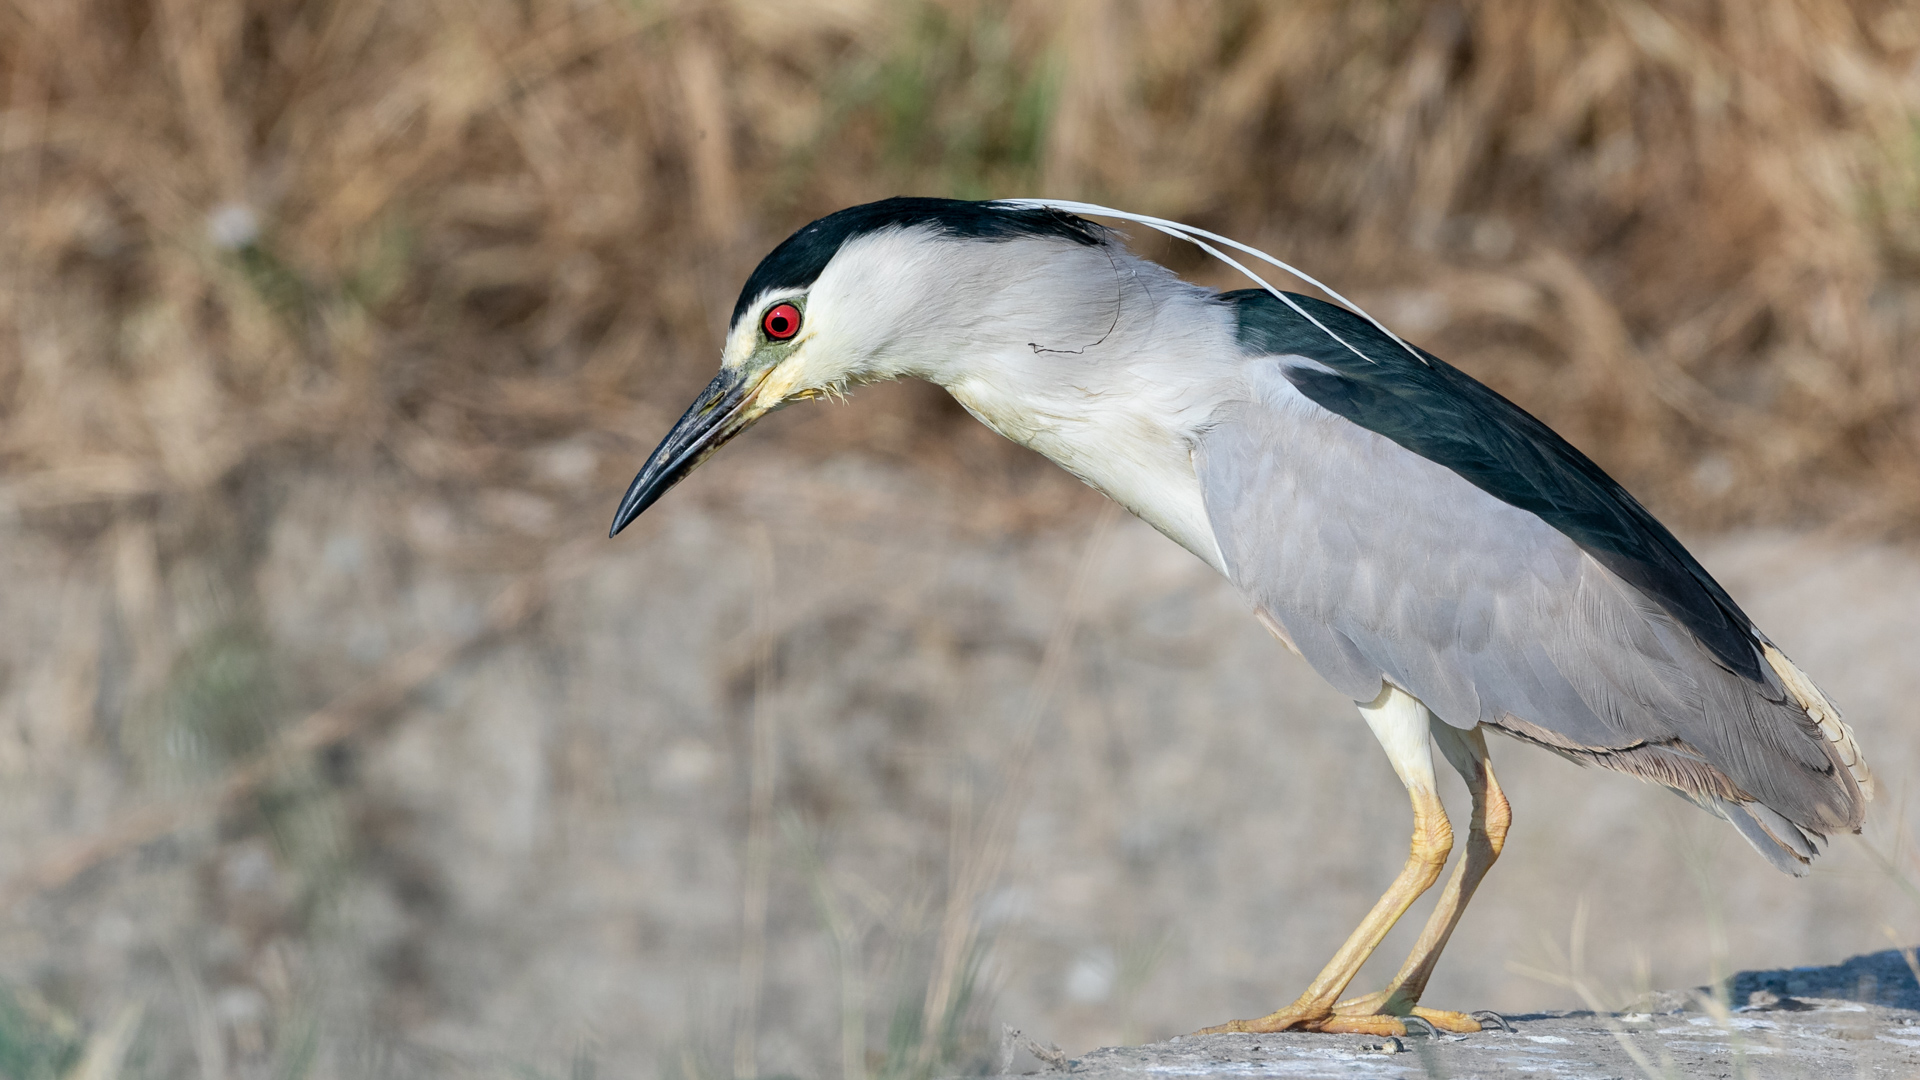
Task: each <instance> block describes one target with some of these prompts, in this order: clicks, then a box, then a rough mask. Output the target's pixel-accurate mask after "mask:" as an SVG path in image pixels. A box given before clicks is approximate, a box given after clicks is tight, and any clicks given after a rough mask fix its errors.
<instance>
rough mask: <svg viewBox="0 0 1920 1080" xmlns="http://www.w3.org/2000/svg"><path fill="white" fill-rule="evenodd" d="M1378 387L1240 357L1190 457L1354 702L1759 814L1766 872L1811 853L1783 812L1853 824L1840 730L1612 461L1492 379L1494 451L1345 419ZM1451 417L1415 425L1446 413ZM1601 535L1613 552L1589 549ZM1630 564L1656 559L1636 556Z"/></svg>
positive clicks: (1269, 590)
mask: <svg viewBox="0 0 1920 1080" xmlns="http://www.w3.org/2000/svg"><path fill="white" fill-rule="evenodd" d="M1323 306H1327V305H1323ZM1334 310H1335V311H1338V310H1339V309H1334ZM1329 317H1330V316H1328V315H1326V314H1324V313H1321V318H1322V319H1326V318H1329ZM1340 329H1341V330H1342V331H1343V333H1346V334H1348V339H1349V340H1354V339H1355V338H1358V337H1360V336H1362V335H1361V334H1360V332H1359V331H1358V330H1357V329H1356V328H1354V327H1352V326H1350V325H1343V326H1341V327H1340ZM1242 341H1243V345H1244V344H1245V343H1246V336H1245V335H1244V334H1243V337H1242ZM1396 348H1397V346H1396ZM1405 366H1408V367H1411V366H1413V365H1412V362H1411V361H1409V362H1407V364H1406V365H1405ZM1375 368H1377V369H1382V370H1390V369H1392V368H1393V364H1392V362H1391V360H1390V358H1384V359H1383V360H1382V362H1381V363H1380V364H1378V365H1375ZM1439 369H1444V371H1445V372H1451V374H1450V375H1444V374H1443V375H1442V376H1438V377H1441V378H1446V379H1449V380H1454V381H1455V382H1457V381H1458V380H1465V381H1466V382H1468V383H1471V382H1472V381H1471V380H1470V379H1468V378H1467V377H1466V376H1465V375H1463V374H1460V373H1459V372H1457V371H1454V370H1453V369H1451V368H1445V367H1444V365H1442V364H1440V363H1439V362H1438V361H1432V365H1431V367H1430V368H1423V370H1439ZM1369 371H1370V372H1373V371H1374V368H1370V369H1369ZM1303 373H1304V374H1303ZM1372 377H1373V379H1374V384H1373V385H1372V386H1371V387H1362V388H1361V389H1360V390H1352V389H1351V387H1350V386H1348V384H1350V383H1352V382H1353V381H1354V380H1353V379H1351V378H1350V377H1349V373H1347V372H1344V371H1340V370H1338V369H1337V368H1335V367H1334V366H1333V365H1332V364H1330V363H1328V362H1327V358H1326V357H1324V356H1313V357H1305V358H1302V357H1300V356H1297V355H1287V354H1281V355H1270V356H1255V357H1253V358H1250V359H1249V366H1248V376H1247V386H1248V393H1247V395H1246V399H1245V400H1243V401H1238V402H1235V403H1233V404H1230V405H1228V406H1226V407H1225V408H1223V409H1222V410H1221V411H1220V412H1219V413H1218V414H1216V416H1215V418H1214V422H1213V424H1212V425H1211V426H1210V428H1209V429H1208V430H1207V431H1206V432H1205V433H1203V434H1202V435H1201V436H1200V437H1199V441H1198V443H1197V445H1196V447H1195V465H1196V470H1197V472H1198V475H1199V478H1200V481H1201V486H1202V490H1203V495H1204V498H1205V500H1206V505H1207V511H1208V515H1209V518H1210V521H1211V523H1212V526H1213V529H1214V533H1215V537H1216V539H1217V540H1218V541H1219V544H1220V549H1221V552H1222V555H1223V556H1224V558H1225V560H1226V563H1227V568H1228V570H1229V573H1230V574H1231V575H1232V577H1233V579H1234V581H1235V583H1236V584H1237V585H1238V586H1239V587H1240V588H1241V589H1242V590H1243V591H1245V592H1246V593H1247V594H1248V595H1249V597H1250V598H1251V599H1252V600H1253V602H1254V604H1255V605H1256V607H1258V608H1259V609H1260V610H1261V611H1262V612H1263V613H1264V614H1265V615H1267V616H1268V617H1270V618H1272V619H1273V620H1274V621H1276V622H1278V623H1279V624H1280V625H1281V626H1283V627H1284V628H1285V630H1286V632H1287V634H1288V636H1289V637H1290V638H1291V639H1292V640H1293V642H1294V643H1295V646H1296V647H1297V648H1298V649H1299V651H1300V652H1301V654H1302V655H1303V656H1305V657H1306V659H1307V660H1308V661H1309V662H1310V663H1311V664H1313V666H1314V667H1315V669H1316V670H1318V671H1319V672H1320V673H1321V674H1322V675H1323V676H1325V677H1326V678H1327V679H1328V680H1329V681H1330V682H1332V683H1333V684H1334V685H1335V686H1336V687H1337V688H1339V689H1340V690H1341V691H1342V692H1343V693H1346V694H1348V695H1349V696H1351V697H1353V698H1354V699H1355V700H1361V701H1365V700H1371V699H1372V698H1373V697H1374V696H1375V695H1377V694H1378V692H1379V690H1380V686H1381V683H1382V682H1383V681H1385V682H1390V683H1392V684H1394V685H1397V686H1399V687H1401V688H1402V689H1405V690H1407V691H1408V692H1410V693H1412V694H1414V695H1415V696H1417V697H1419V698H1420V699H1421V700H1422V701H1423V702H1425V703H1426V704H1427V705H1428V706H1429V707H1430V708H1431V709H1433V711H1434V713H1435V715H1437V716H1439V717H1440V718H1441V719H1442V720H1444V721H1446V722H1448V723H1450V724H1453V725H1456V726H1459V727H1471V726H1473V725H1475V724H1479V723H1485V724H1489V725H1491V726H1493V727H1496V728H1499V729H1501V730H1504V731H1507V732H1508V733H1510V734H1514V735H1516V736H1518V737H1521V738H1524V739H1528V740H1531V741H1534V742H1537V743H1540V744H1541V745H1544V746H1548V747H1550V748H1552V749H1555V750H1556V751H1559V752H1561V753H1563V754H1566V755H1567V756H1570V757H1574V758H1576V759H1578V760H1582V761H1586V762H1590V763H1595V764H1602V765H1607V766H1610V767H1613V768H1618V769H1622V770H1625V771H1628V772H1633V773H1636V774H1638V775H1641V776H1644V777H1648V778H1650V779H1655V780H1658V781H1660V782H1662V783H1666V784H1669V785H1670V786H1673V787H1675V788H1678V789H1680V790H1682V791H1683V792H1685V793H1687V794H1689V795H1690V796H1691V797H1693V798H1695V799H1696V800H1698V801H1701V802H1702V804H1703V805H1707V806H1709V807H1710V808H1715V807H1718V806H1719V805H1720V803H1725V804H1727V805H1728V806H1732V807H1735V808H1736V809H1737V808H1738V807H1739V806H1742V805H1745V804H1747V803H1751V802H1758V803H1761V804H1764V806H1765V807H1767V808H1770V809H1769V810H1768V811H1767V813H1768V814H1771V815H1772V816H1771V817H1769V816H1767V814H1745V815H1744V816H1741V815H1739V814H1737V813H1736V815H1735V817H1736V819H1737V820H1738V821H1739V822H1742V823H1743V830H1744V831H1745V833H1746V834H1747V835H1748V836H1749V838H1750V839H1751V838H1752V837H1754V836H1756V835H1763V834H1764V835H1774V836H1776V837H1777V844H1778V846H1779V850H1778V851H1767V852H1765V853H1766V854H1767V855H1768V857H1769V858H1772V859H1775V861H1776V862H1779V861H1780V860H1781V859H1787V860H1788V861H1789V862H1793V861H1795V860H1799V861H1804V857H1805V853H1804V851H1802V850H1801V849H1802V848H1803V847H1806V845H1808V844H1809V843H1810V841H1808V840H1807V839H1806V838H1805V837H1804V836H1801V835H1800V833H1795V834H1794V835H1793V836H1792V837H1786V836H1784V835H1782V834H1781V829H1782V825H1781V822H1791V823H1792V825H1793V826H1794V827H1797V828H1798V829H1800V830H1802V831H1804V832H1805V833H1807V834H1810V835H1820V834H1824V833H1825V832H1828V831H1831V830H1833V829H1836V828H1855V827H1857V826H1858V824H1859V821H1860V819H1861V817H1862V814H1863V803H1864V799H1863V792H1862V791H1861V789H1860V786H1859V784H1857V783H1856V781H1855V779H1854V776H1853V775H1852V774H1850V773H1849V770H1848V768H1847V764H1846V763H1845V762H1843V761H1842V760H1841V757H1840V755H1839V753H1838V751H1837V750H1836V749H1835V747H1836V746H1837V745H1838V743H1837V742H1835V741H1832V740H1830V739H1829V738H1828V737H1824V736H1823V735H1822V733H1821V727H1820V724H1819V723H1818V722H1817V718H1814V717H1810V716H1809V714H1808V712H1807V710H1806V709H1804V708H1802V707H1800V705H1799V704H1797V703H1796V699H1795V698H1794V697H1793V696H1791V695H1790V694H1789V693H1788V690H1787V688H1786V687H1785V686H1784V685H1783V684H1782V682H1781V680H1780V679H1779V678H1778V677H1776V676H1775V674H1774V672H1773V671H1772V670H1771V669H1770V668H1769V667H1768V666H1767V664H1765V663H1763V662H1762V659H1761V652H1760V649H1761V647H1762V643H1764V642H1765V638H1764V637H1763V636H1762V635H1760V634H1759V632H1758V631H1757V630H1756V629H1754V628H1753V627H1752V624H1751V622H1750V621H1748V620H1747V619H1746V617H1745V615H1744V614H1742V613H1741V612H1740V610H1739V608H1738V607H1737V606H1736V605H1735V604H1734V603H1733V601H1732V600H1731V598H1727V597H1726V596H1725V592H1724V590H1722V589H1721V588H1720V587H1719V585H1718V584H1717V583H1714V582H1713V580H1712V578H1711V577H1710V576H1708V575H1707V574H1706V571H1705V570H1704V569H1700V568H1699V566H1698V563H1697V562H1694V561H1693V559H1692V557H1691V556H1690V555H1687V554H1686V553H1685V549H1684V548H1681V547H1680V546H1679V544H1678V541H1675V540H1673V539H1672V537H1671V535H1670V534H1668V533H1666V531H1665V530H1664V529H1661V528H1659V526H1658V523H1657V522H1653V521H1652V518H1651V515H1647V514H1646V512H1645V511H1644V510H1641V509H1638V504H1637V503H1632V504H1631V506H1632V509H1631V510H1627V509H1623V504H1622V503H1621V502H1620V500H1623V499H1624V500H1627V502H1628V503H1631V499H1630V497H1628V496H1627V495H1626V494H1625V492H1624V491H1621V490H1620V489H1619V488H1618V486H1617V485H1614V484H1613V482H1612V481H1611V480H1607V479H1606V478H1605V474H1604V473H1600V472H1599V470H1598V468H1597V467H1595V466H1592V464H1591V463H1590V462H1586V459H1584V458H1579V457H1578V452H1577V451H1574V450H1573V449H1572V448H1571V447H1569V446H1566V444H1565V443H1564V442H1562V441H1560V440H1559V439H1558V437H1557V436H1553V435H1552V433H1551V432H1550V431H1548V429H1546V428H1545V427H1544V425H1539V424H1538V422H1537V421H1534V420H1533V419H1532V418H1531V417H1527V416H1526V414H1525V413H1522V412H1521V411H1520V410H1519V409H1518V408H1516V407H1514V406H1512V405H1510V404H1507V403H1506V402H1505V401H1504V400H1503V399H1499V398H1498V397H1497V396H1495V395H1493V394H1492V392H1491V391H1485V390H1484V388H1481V390H1482V391H1484V393H1483V394H1481V395H1479V396H1476V397H1474V398H1473V402H1472V408H1474V409H1477V410H1478V412H1476V413H1475V414H1474V416H1473V417H1472V422H1473V423H1475V424H1477V425H1480V426H1479V427H1478V428H1477V429H1476V432H1477V433H1478V434H1485V433H1486V432H1487V431H1489V430H1493V431H1495V432H1496V433H1497V437H1494V438H1489V439H1484V440H1481V442H1483V443H1485V444H1487V445H1490V446H1492V447H1493V448H1494V449H1491V450H1488V449H1485V448H1484V447H1482V449H1481V450H1480V451H1479V452H1478V453H1477V456H1473V457H1472V460H1470V461H1468V462H1466V463H1465V464H1464V465H1463V464H1462V461H1461V460H1458V459H1457V458H1458V455H1456V456H1455V458H1456V459H1452V460H1447V461H1446V462H1445V463H1442V462H1441V461H1436V460H1434V459H1433V458H1431V457H1429V456H1426V454H1424V453H1422V452H1421V450H1420V447H1421V446H1423V445H1424V446H1427V447H1431V446H1433V445H1435V443H1436V442H1439V441H1443V440H1439V439H1438V437H1434V438H1428V439H1425V441H1424V442H1423V441H1422V440H1418V439H1407V440H1402V439H1399V438H1395V437H1390V435H1389V434H1385V433H1382V432H1380V431H1376V430H1373V429H1372V428H1371V427H1369V426H1366V425H1363V424H1361V423H1359V422H1356V421H1355V420H1353V419H1352V418H1351V417H1350V416H1348V415H1347V413H1348V412H1350V411H1354V410H1355V409H1357V406H1354V405H1353V404H1352V400H1353V399H1355V398H1357V397H1358V396H1361V395H1362V394H1363V393H1364V394H1373V395H1376V396H1378V395H1382V394H1387V393H1389V392H1390V391H1391V390H1392V389H1393V387H1392V384H1391V381H1390V380H1382V379H1380V378H1379V377H1378V375H1377V373H1376V374H1374V375H1373V376H1372ZM1316 380H1317V381H1316ZM1335 381H1337V382H1338V383H1339V384H1340V385H1339V386H1335V385H1333V383H1334V382H1335ZM1303 383H1310V384H1312V386H1311V389H1309V387H1308V386H1306V385H1303ZM1472 385H1473V386H1476V387H1477V386H1479V384H1477V383H1472ZM1422 393H1423V394H1425V395H1426V396H1425V397H1424V398H1423V397H1421V396H1420V395H1419V394H1414V395H1412V397H1413V398H1414V401H1413V404H1411V405H1409V404H1408V403H1407V402H1406V401H1404V400H1401V401H1396V402H1395V403H1393V404H1392V406H1391V407H1390V408H1388V407H1386V406H1379V405H1378V404H1377V403H1375V404H1373V405H1369V406H1368V407H1369V408H1375V409H1380V408H1386V409H1387V411H1388V412H1389V413H1396V411H1397V413H1406V412H1407V411H1408V410H1410V409H1415V408H1418V407H1422V406H1423V403H1429V402H1431V401H1434V400H1441V399H1442V398H1443V397H1444V394H1443V393H1442V392H1441V391H1439V390H1434V389H1433V388H1432V387H1426V388H1424V389H1423V390H1422ZM1342 395H1345V396H1346V397H1345V399H1344V404H1343V397H1342ZM1329 401H1331V402H1332V403H1333V404H1332V405H1329V404H1328V402H1329ZM1494 402H1497V403H1498V404H1497V405H1494V404H1490V403H1494ZM1336 406H1338V407H1336ZM1463 408H1464V407H1462V406H1458V405H1457V404H1456V405H1454V406H1453V407H1451V408H1450V409H1437V410H1436V415H1433V416H1431V417H1428V418H1427V419H1426V420H1425V421H1423V422H1428V423H1432V424H1446V423H1457V422H1459V416H1460V415H1461V413H1462V409H1463ZM1503 410H1504V411H1503ZM1523 420H1524V421H1525V423H1523V422H1522V421H1523ZM1398 422H1399V423H1400V425H1401V427H1402V428H1411V427H1415V426H1418V423H1417V422H1416V420H1415V419H1408V418H1407V417H1405V416H1402V417H1401V419H1400V421H1398ZM1543 433H1544V434H1543ZM1543 441H1545V442H1547V443H1548V445H1545V446H1542V445H1540V444H1541V443H1542V442H1543ZM1408 442H1412V443H1415V444H1416V445H1414V446H1409V445H1407V443H1408ZM1576 458H1577V462H1575V461H1574V459H1576ZM1515 462H1519V464H1514V463H1515ZM1579 463H1584V465H1579ZM1576 466H1578V467H1576ZM1503 469H1504V470H1506V472H1505V473H1502V472H1501V470H1503ZM1555 470H1561V471H1562V472H1564V471H1566V470H1573V471H1574V472H1575V473H1576V475H1575V476H1574V477H1573V478H1572V479H1568V478H1567V477H1566V476H1564V475H1561V472H1556V471H1555ZM1596 475H1597V476H1598V478H1599V479H1598V480H1596V479H1595V478H1594V477H1595V476H1596ZM1530 478H1531V479H1530ZM1600 481H1604V484H1603V483H1601V482H1600ZM1529 483H1532V488H1533V490H1532V492H1531V494H1529V493H1527V492H1526V491H1523V490H1521V489H1525V488H1527V485H1528V484H1529ZM1516 492H1517V494H1516ZM1583 499H1585V500H1586V501H1584V502H1583V501H1582V500H1583ZM1634 511H1637V513H1636V512H1634ZM1623 521H1624V524H1623V523H1622V522H1623ZM1647 522H1652V525H1651V526H1650V527H1651V528H1652V529H1657V530H1658V533H1657V535H1649V532H1648V529H1649V526H1647V524H1646V523H1647ZM1595 537H1602V538H1607V539H1606V540H1605V543H1606V544H1607V545H1610V546H1607V547H1605V549H1604V550H1599V551H1596V550H1595V547H1594V545H1595V544H1596V543H1598V542H1597V541H1595V540H1594V538H1595ZM1676 552H1677V553H1678V554H1675V553H1676ZM1634 558H1641V559H1645V560H1650V561H1653V562H1656V563H1658V564H1659V565H1657V566H1655V567H1653V568H1652V569H1647V568H1645V567H1639V568H1637V569H1636V565H1637V564H1634V563H1633V562H1632V559H1634ZM1676 581H1678V582H1681V583H1682V585H1680V586H1676V585H1675V584H1674V583H1675V582H1676ZM1663 590H1664V591H1663ZM1676 595H1678V598H1677V599H1676ZM1707 609H1710V610H1707ZM1715 620H1717V622H1716V621H1715ZM1703 625H1706V629H1705V630H1703V629H1702V627H1703ZM1729 653H1731V654H1733V655H1731V656H1730V655H1728V654H1729ZM1847 745H1848V747H1849V748H1850V746H1851V743H1850V741H1849V742H1848V743H1847ZM1714 800H1719V802H1715V801H1714Z"/></svg>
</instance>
